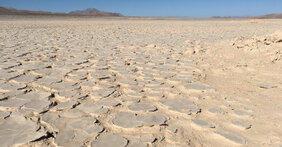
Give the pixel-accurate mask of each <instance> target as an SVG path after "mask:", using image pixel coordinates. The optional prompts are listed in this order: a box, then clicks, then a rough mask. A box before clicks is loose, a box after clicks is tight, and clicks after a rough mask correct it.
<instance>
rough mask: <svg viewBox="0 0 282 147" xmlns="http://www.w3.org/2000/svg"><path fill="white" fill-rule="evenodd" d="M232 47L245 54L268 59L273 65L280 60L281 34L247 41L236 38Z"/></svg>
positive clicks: (281, 49)
mask: <svg viewBox="0 0 282 147" xmlns="http://www.w3.org/2000/svg"><path fill="white" fill-rule="evenodd" d="M232 45H233V46H235V47H236V48H238V49H240V50H243V51H245V52H250V54H256V55H258V56H263V57H265V58H269V60H270V61H271V62H273V63H276V62H281V60H282V33H281V32H279V33H275V34H272V35H266V36H260V37H252V38H248V39H246V38H236V39H234V43H233V44H232Z"/></svg>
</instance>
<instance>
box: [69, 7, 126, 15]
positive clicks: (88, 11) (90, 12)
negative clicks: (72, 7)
mask: <svg viewBox="0 0 282 147" xmlns="http://www.w3.org/2000/svg"><path fill="white" fill-rule="evenodd" d="M69 14H72V15H93V16H121V14H119V13H111V12H103V11H99V10H98V9H95V8H87V9H85V10H77V11H72V12H70V13H69Z"/></svg>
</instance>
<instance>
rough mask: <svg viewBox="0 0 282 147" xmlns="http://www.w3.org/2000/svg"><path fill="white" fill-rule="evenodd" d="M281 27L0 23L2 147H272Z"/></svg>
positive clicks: (278, 129) (111, 21)
mask: <svg viewBox="0 0 282 147" xmlns="http://www.w3.org/2000/svg"><path fill="white" fill-rule="evenodd" d="M279 31H282V20H208V19H207V20H197V19H164V20H156V19H155V20H154V19H117V18H106V19H102V18H88V19H87V18H51V17H50V18H49V17H46V18H31V17H30V18H10V17H1V18H0V61H1V62H0V146H1V147H6V146H21V147H22V146H40V147H41V146H65V147H72V146H73V147H79V146H93V147H123V146H128V147H146V146H157V147H159V146H160V147H162V146H167V147H186V146H197V147H199V146H208V147H209V146H224V147H231V146H251V147H258V146H266V147H268V146H272V147H281V146H282V74H281V73H282V33H281V32H279Z"/></svg>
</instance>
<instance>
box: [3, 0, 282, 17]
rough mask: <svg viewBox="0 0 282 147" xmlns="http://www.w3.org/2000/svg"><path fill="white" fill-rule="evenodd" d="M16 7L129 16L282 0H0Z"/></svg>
mask: <svg viewBox="0 0 282 147" xmlns="http://www.w3.org/2000/svg"><path fill="white" fill-rule="evenodd" d="M0 6H4V7H12V8H16V9H27V10H43V11H52V12H70V11H72V10H81V9H85V8H97V9H99V10H103V11H110V12H119V13H122V14H123V15H126V16H178V17H211V16H255V15H263V14H270V13H282V0H0Z"/></svg>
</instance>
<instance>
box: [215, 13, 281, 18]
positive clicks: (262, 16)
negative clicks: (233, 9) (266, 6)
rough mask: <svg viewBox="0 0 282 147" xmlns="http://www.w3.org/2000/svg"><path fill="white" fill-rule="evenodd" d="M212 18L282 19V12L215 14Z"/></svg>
mask: <svg viewBox="0 0 282 147" xmlns="http://www.w3.org/2000/svg"><path fill="white" fill-rule="evenodd" d="M212 18H252V19H282V13H273V14H267V15H261V16H224V17H221V16H213V17H212Z"/></svg>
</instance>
